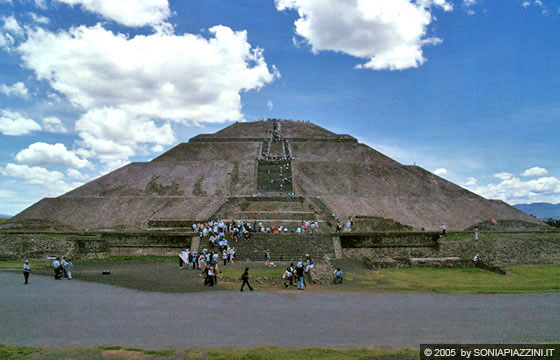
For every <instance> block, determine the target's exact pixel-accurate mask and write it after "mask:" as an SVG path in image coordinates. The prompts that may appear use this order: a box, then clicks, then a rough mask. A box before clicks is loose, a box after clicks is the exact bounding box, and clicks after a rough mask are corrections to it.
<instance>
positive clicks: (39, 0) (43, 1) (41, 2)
mask: <svg viewBox="0 0 560 360" xmlns="http://www.w3.org/2000/svg"><path fill="white" fill-rule="evenodd" d="M35 6H37V7H38V8H39V9H42V10H46V9H47V7H48V6H47V0H35Z"/></svg>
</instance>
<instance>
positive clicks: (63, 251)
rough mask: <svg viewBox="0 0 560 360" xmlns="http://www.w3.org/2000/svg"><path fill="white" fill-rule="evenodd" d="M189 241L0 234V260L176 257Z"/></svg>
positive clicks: (183, 236)
mask: <svg viewBox="0 0 560 360" xmlns="http://www.w3.org/2000/svg"><path fill="white" fill-rule="evenodd" d="M191 237H192V234H187V233H172V232H89V233H86V232H35V233H30V232H16V231H12V232H0V258H3V259H22V258H29V259H44V258H45V257H46V256H47V255H52V256H56V255H66V256H70V257H73V258H102V257H107V256H118V255H175V254H177V253H178V251H179V250H180V249H182V248H184V247H190V244H191Z"/></svg>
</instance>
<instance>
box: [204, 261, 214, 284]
mask: <svg viewBox="0 0 560 360" xmlns="http://www.w3.org/2000/svg"><path fill="white" fill-rule="evenodd" d="M204 286H214V272H213V271H212V267H210V266H208V267H206V268H205V269H204Z"/></svg>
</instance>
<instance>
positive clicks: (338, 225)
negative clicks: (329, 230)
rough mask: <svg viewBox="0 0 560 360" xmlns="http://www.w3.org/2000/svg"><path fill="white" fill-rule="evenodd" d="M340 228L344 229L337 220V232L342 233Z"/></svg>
mask: <svg viewBox="0 0 560 360" xmlns="http://www.w3.org/2000/svg"><path fill="white" fill-rule="evenodd" d="M340 230H342V226H341V225H340V223H339V222H338V221H337V222H336V233H337V234H340Z"/></svg>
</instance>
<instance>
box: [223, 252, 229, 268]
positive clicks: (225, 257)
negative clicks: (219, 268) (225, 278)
mask: <svg viewBox="0 0 560 360" xmlns="http://www.w3.org/2000/svg"><path fill="white" fill-rule="evenodd" d="M222 260H224V266H226V262H227V260H228V253H227V250H226V249H224V251H223V252H222Z"/></svg>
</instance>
